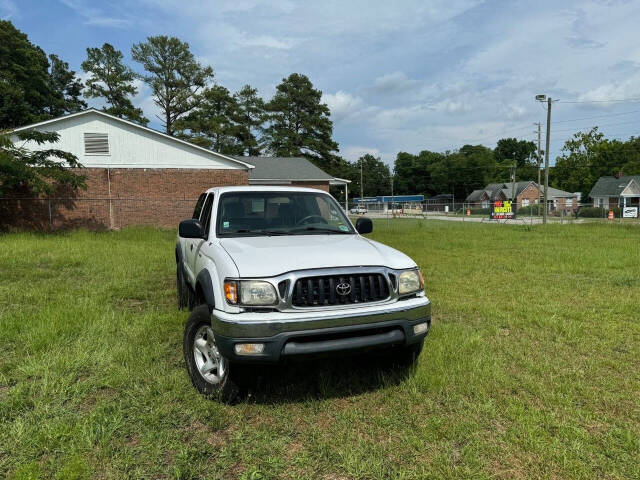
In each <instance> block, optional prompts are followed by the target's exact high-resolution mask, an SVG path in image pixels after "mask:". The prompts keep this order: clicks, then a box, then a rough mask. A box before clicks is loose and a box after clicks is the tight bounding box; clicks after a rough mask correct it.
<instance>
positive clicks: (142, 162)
mask: <svg viewBox="0 0 640 480" xmlns="http://www.w3.org/2000/svg"><path fill="white" fill-rule="evenodd" d="M31 129H33V130H38V131H48V132H56V133H58V135H59V141H58V143H57V144H56V145H55V148H57V149H59V150H62V151H66V152H70V153H72V154H74V155H75V156H76V157H77V158H78V160H79V162H80V163H81V164H82V165H83V168H81V169H78V173H79V174H82V175H84V176H86V184H87V189H86V190H82V189H79V190H78V191H76V192H70V191H59V192H57V193H56V194H55V195H53V196H51V197H47V198H42V197H40V198H32V195H29V194H28V193H22V194H21V193H20V192H14V193H12V194H11V195H10V196H8V198H2V199H0V228H6V227H8V226H14V227H27V228H29V227H30V228H37V229H43V228H50V229H57V228H70V227H76V226H85V227H89V228H96V229H109V228H120V227H124V226H127V225H155V226H167V227H172V226H176V225H177V224H178V223H179V222H180V221H181V220H183V219H184V218H188V217H190V216H191V213H192V211H193V206H194V204H195V202H196V200H197V198H198V196H199V195H200V193H202V192H203V191H205V190H206V189H208V188H211V187H215V186H225V185H248V184H249V183H260V184H263V185H264V184H277V185H282V184H295V185H301V186H302V185H306V186H312V187H316V188H322V189H324V190H327V191H328V189H329V185H330V184H334V182H337V181H338V179H333V178H332V177H331V176H330V175H328V174H326V173H325V172H323V171H322V170H320V169H319V168H317V167H315V166H314V165H312V164H311V163H310V162H308V161H307V160H306V159H276V158H274V159H263V158H260V157H252V161H253V162H254V163H255V164H256V165H257V168H256V167H254V165H253V164H252V163H249V161H248V160H249V158H248V157H231V156H227V155H222V154H219V153H216V152H213V151H211V150H207V149H206V148H202V147H199V146H197V145H193V144H191V143H189V142H186V141H183V140H180V139H178V138H175V137H171V136H169V135H165V134H164V133H161V132H158V131H156V130H153V129H151V128H147V127H144V126H141V125H138V124H136V123H133V122H130V121H128V120H124V119H121V118H118V117H114V116H112V115H109V114H106V113H104V112H101V111H99V110H95V109H89V110H85V111H83V112H79V113H75V114H71V115H67V116H63V117H59V118H55V119H51V120H47V121H44V122H40V123H37V124H33V125H27V126H25V127H21V128H18V129H16V130H15V132H19V131H23V130H31ZM15 140H16V137H14V141H15ZM24 146H25V147H26V148H30V149H34V150H35V149H45V148H49V147H50V145H41V146H40V145H37V144H35V143H32V142H27V143H26V144H24ZM283 164H286V168H282V167H283ZM254 170H257V171H258V172H262V173H260V174H259V175H258V177H265V178H264V179H262V178H255V176H254V179H252V178H251V177H252V175H251V172H253V171H254ZM271 171H276V172H278V175H276V177H278V178H277V179H274V180H277V181H269V179H268V178H267V177H269V175H268V174H269V172H271ZM287 175H288V176H287ZM271 177H273V175H271ZM280 177H282V178H280ZM254 180H255V182H254ZM287 182H288V183H287Z"/></svg>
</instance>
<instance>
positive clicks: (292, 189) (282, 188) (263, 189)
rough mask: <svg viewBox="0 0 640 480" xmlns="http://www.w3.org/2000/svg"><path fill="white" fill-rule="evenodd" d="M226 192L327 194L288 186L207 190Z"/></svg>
mask: <svg viewBox="0 0 640 480" xmlns="http://www.w3.org/2000/svg"><path fill="white" fill-rule="evenodd" d="M226 192H310V193H324V194H327V192H326V191H324V190H320V189H317V188H307V187H290V186H286V185H282V186H277V185H239V186H233V187H213V188H210V189H208V190H207V193H215V194H221V193H226ZM327 195H328V194H327Z"/></svg>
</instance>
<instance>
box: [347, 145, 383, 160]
mask: <svg viewBox="0 0 640 480" xmlns="http://www.w3.org/2000/svg"><path fill="white" fill-rule="evenodd" d="M367 153H368V154H370V155H373V156H374V157H379V156H380V150H378V149H377V148H375V147H362V146H358V145H350V146H346V147H344V148H341V149H340V154H341V155H342V156H343V157H344V158H346V159H347V160H349V161H350V162H355V161H356V160H358V159H359V158H360V157H361V156H363V155H366V154H367Z"/></svg>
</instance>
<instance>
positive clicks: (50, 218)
mask: <svg viewBox="0 0 640 480" xmlns="http://www.w3.org/2000/svg"><path fill="white" fill-rule="evenodd" d="M47 204H48V205H49V230H51V231H53V216H52V215H51V199H50V198H49V199H47Z"/></svg>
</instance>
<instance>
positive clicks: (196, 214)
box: [191, 193, 207, 220]
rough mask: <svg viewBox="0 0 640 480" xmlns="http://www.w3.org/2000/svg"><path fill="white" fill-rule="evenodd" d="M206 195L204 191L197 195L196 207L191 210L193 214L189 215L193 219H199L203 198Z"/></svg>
mask: <svg viewBox="0 0 640 480" xmlns="http://www.w3.org/2000/svg"><path fill="white" fill-rule="evenodd" d="M206 196H207V194H206V193H203V194H201V195H200V196H199V197H198V201H197V202H196V208H194V210H193V216H192V217H191V218H192V219H194V220H199V219H200V212H202V205H203V204H204V199H205V197H206Z"/></svg>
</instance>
